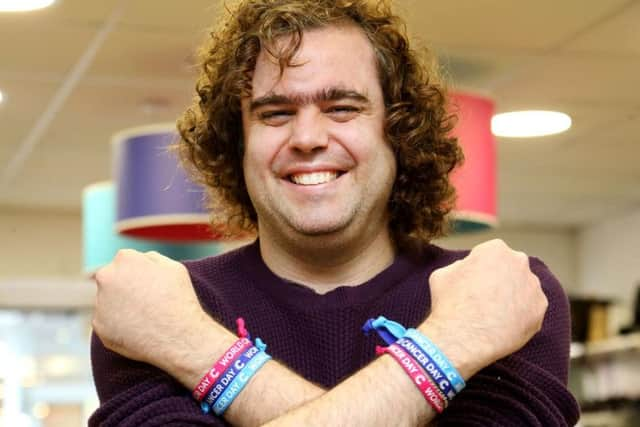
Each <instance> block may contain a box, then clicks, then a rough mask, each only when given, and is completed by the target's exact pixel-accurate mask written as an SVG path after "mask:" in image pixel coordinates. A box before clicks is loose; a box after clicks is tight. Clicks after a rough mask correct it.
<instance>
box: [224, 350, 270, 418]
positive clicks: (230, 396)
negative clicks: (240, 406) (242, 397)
mask: <svg viewBox="0 0 640 427" xmlns="http://www.w3.org/2000/svg"><path fill="white" fill-rule="evenodd" d="M254 348H256V347H254ZM269 359H271V356H269V355H268V354H267V353H265V352H264V351H259V352H258V353H257V354H256V355H255V357H253V358H252V359H251V360H250V361H249V362H248V363H247V364H246V365H245V366H244V367H243V368H242V370H241V371H240V373H239V374H238V375H237V376H236V377H235V379H234V380H233V381H232V382H231V384H229V386H228V387H227V388H226V390H225V392H224V393H223V394H222V395H221V396H220V397H219V398H218V400H217V401H216V403H215V404H214V405H213V411H214V412H215V414H216V415H222V414H223V413H224V411H226V410H227V408H228V407H229V405H231V403H232V402H233V401H234V399H235V398H236V397H237V396H238V394H240V392H241V391H242V389H243V388H244V387H245V386H246V385H247V383H248V382H249V380H250V379H251V378H252V377H253V376H254V375H255V373H256V372H258V370H259V369H260V368H261V367H262V365H264V364H265V363H266V362H267V361H268V360H269Z"/></svg>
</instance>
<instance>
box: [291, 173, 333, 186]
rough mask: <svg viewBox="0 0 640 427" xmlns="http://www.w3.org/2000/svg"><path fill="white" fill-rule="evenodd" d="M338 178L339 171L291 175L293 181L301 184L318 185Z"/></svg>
mask: <svg viewBox="0 0 640 427" xmlns="http://www.w3.org/2000/svg"><path fill="white" fill-rule="evenodd" d="M336 178H338V173H337V172H311V173H300V174H296V175H291V181H293V182H295V183H296V184H300V185H317V184H324V183H325V182H329V181H333V180H334V179H336Z"/></svg>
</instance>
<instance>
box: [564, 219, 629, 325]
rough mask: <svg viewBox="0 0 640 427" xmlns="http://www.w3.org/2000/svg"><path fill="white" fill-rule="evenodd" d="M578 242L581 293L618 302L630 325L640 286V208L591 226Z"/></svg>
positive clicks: (584, 230) (623, 322)
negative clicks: (636, 292) (636, 294)
mask: <svg viewBox="0 0 640 427" xmlns="http://www.w3.org/2000/svg"><path fill="white" fill-rule="evenodd" d="M577 239H578V253H577V258H578V280H579V282H580V284H581V286H580V290H581V292H584V293H585V294H588V295H597V296H605V297H611V298H615V299H617V301H618V302H619V303H620V305H621V307H622V308H623V309H624V313H621V314H619V316H621V317H622V318H621V319H620V323H621V324H622V325H624V324H626V323H627V322H628V321H629V320H630V319H629V317H630V315H631V308H632V304H633V302H634V298H635V289H636V286H639V285H640V209H637V210H635V211H632V212H630V213H627V214H624V215H621V216H619V217H616V218H612V219H609V220H607V221H605V222H602V223H599V224H596V225H593V226H590V227H587V228H585V229H583V230H582V231H581V232H580V233H579V234H578V237H577Z"/></svg>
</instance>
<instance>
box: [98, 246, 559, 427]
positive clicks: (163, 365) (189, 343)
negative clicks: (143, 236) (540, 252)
mask: <svg viewBox="0 0 640 427" xmlns="http://www.w3.org/2000/svg"><path fill="white" fill-rule="evenodd" d="M181 267H182V266H181V265H180V264H177V263H173V262H171V261H169V260H167V259H164V258H163V257H160V256H158V255H157V254H139V253H134V252H131V251H124V252H122V253H120V254H119V255H118V256H117V257H116V259H115V260H114V263H112V264H111V265H110V266H108V267H107V268H105V269H104V270H102V271H101V272H100V273H98V276H97V278H96V279H97V282H98V296H97V306H96V307H97V308H96V317H95V319H94V327H95V330H96V333H97V334H98V335H99V336H100V337H101V339H102V341H103V342H104V344H105V345H106V347H107V348H109V349H111V350H113V351H115V352H117V353H120V354H122V355H124V356H125V357H128V358H129V359H133V360H139V361H142V362H145V363H148V364H151V365H154V366H156V367H158V368H159V369H160V370H162V371H164V372H166V373H168V374H169V375H171V377H173V378H175V379H176V380H177V381H178V382H179V383H181V384H182V385H184V386H185V387H186V388H187V389H189V390H191V389H192V388H193V387H194V386H195V384H196V383H197V382H198V380H199V379H200V377H201V376H202V374H203V373H204V372H206V370H208V369H209V368H210V366H211V364H212V361H213V360H215V359H216V358H217V357H218V356H219V355H220V354H222V353H223V352H224V351H225V350H226V349H227V348H228V347H229V346H230V345H231V344H232V343H233V341H234V340H235V338H234V336H233V334H231V333H230V332H228V331H227V330H225V329H224V328H223V327H222V326H220V325H218V324H217V323H215V322H214V321H213V320H212V319H210V318H208V317H207V316H206V315H205V314H204V312H202V309H201V308H200V306H199V305H198V301H197V298H196V297H195V294H194V293H193V288H192V286H191V283H190V281H189V278H188V275H187V274H186V271H184V269H183V268H181ZM141 271H152V272H155V273H153V275H151V277H150V276H149V273H146V274H145V277H144V278H145V280H146V282H148V283H152V286H153V288H154V292H153V294H154V297H155V298H158V300H159V301H162V300H164V301H174V303H173V304H171V307H169V308H167V307H166V305H165V306H164V307H163V310H164V311H163V312H162V313H161V315H159V314H158V313H157V312H154V307H155V308H157V306H155V305H154V304H149V303H148V301H147V298H148V295H149V293H147V292H144V290H140V295H139V296H138V295H137V290H139V289H138V288H136V286H138V284H139V283H140V282H141V280H140V279H141V277H140V272H141ZM471 282H472V283H471ZM134 284H135V286H133V285H134ZM176 284H178V286H176ZM430 286H431V294H432V304H433V310H432V313H431V315H430V317H429V319H427V320H426V321H425V322H424V323H423V324H422V325H420V327H419V328H420V329H421V330H422V331H423V332H424V333H425V334H426V335H427V336H429V337H430V338H431V339H432V341H434V342H435V343H436V344H437V345H438V346H439V347H440V348H441V350H442V351H443V352H444V353H445V354H446V355H447V356H448V357H449V358H450V359H451V360H452V362H453V363H454V365H455V366H456V367H457V368H458V370H459V371H460V373H461V374H462V376H463V378H465V379H469V378H470V377H471V376H472V375H474V374H475V373H476V372H478V371H479V370H480V369H482V368H483V367H485V366H488V365H490V364H491V363H493V362H494V361H496V360H497V359H500V358H501V357H504V356H506V355H508V354H511V353H513V352H515V351H517V350H518V349H519V348H520V347H522V346H523V345H524V344H525V343H526V342H527V341H529V339H530V338H531V337H532V336H533V335H534V334H535V333H536V332H537V331H538V330H539V329H540V327H541V325H542V320H543V318H544V313H545V310H546V307H547V300H546V297H545V295H544V293H543V292H542V290H541V288H540V283H539V281H538V280H537V278H536V277H535V276H534V275H533V274H532V273H531V271H530V269H529V265H528V258H526V256H524V255H523V254H520V253H517V252H514V251H511V250H510V249H509V248H508V247H506V245H504V244H503V243H500V242H490V243H489V244H484V246H483V245H481V246H479V247H477V248H475V249H474V251H472V253H471V254H470V255H469V257H467V258H466V259H465V260H463V261H460V262H456V263H454V264H452V265H450V266H448V267H446V268H444V269H441V270H438V271H437V272H435V273H434V274H433V275H432V277H431V278H430ZM132 289H133V290H132ZM445 290H446V292H445ZM482 295H493V296H494V297H493V298H491V299H489V300H487V299H484V298H482V297H481V296H482ZM138 298H139V299H138ZM142 301H144V302H145V304H141V302H142ZM480 301H483V303H482V304H478V302H480ZM465 302H467V304H468V306H461V304H464V303H465ZM123 304H125V305H126V304H130V305H131V307H130V308H129V309H127V307H123ZM115 313H120V314H118V316H116V318H115V319H114V314H115ZM122 313H127V315H126V316H125V315H123V314H122ZM151 319H153V321H150V320H151ZM150 325H151V327H152V329H150ZM470 326H471V327H470ZM505 326H507V327H505ZM453 337H455V339H453ZM99 351H100V350H99ZM140 366H146V365H143V364H140ZM145 369H146V368H145ZM146 375H147V377H148V376H149V375H148V374H146ZM158 375H159V376H158V377H157V378H159V379H158V380H157V381H158V383H159V386H158V387H157V388H158V389H162V390H163V393H165V395H164V397H166V398H167V399H169V400H167V402H169V401H172V400H171V399H182V400H181V405H184V406H182V407H183V408H186V407H188V408H189V410H186V409H185V411H184V412H183V413H182V414H175V413H171V414H168V416H169V418H162V417H159V416H157V415H158V414H159V415H164V412H163V410H162V409H160V408H156V409H155V410H153V411H151V412H150V415H149V416H147V417H146V418H145V419H144V420H141V419H137V421H136V422H137V424H135V425H145V426H147V425H148V426H151V425H170V422H168V419H171V416H173V417H174V418H173V419H175V420H176V422H177V423H178V424H180V423H181V425H184V424H185V423H189V425H216V424H219V421H218V420H217V419H216V418H214V417H212V416H210V415H209V416H201V414H200V415H199V414H198V408H197V406H196V405H195V402H190V405H187V404H186V403H185V401H187V400H189V401H190V400H191V398H190V397H189V395H188V392H187V393H185V392H184V389H183V390H182V392H181V391H180V387H176V386H172V387H173V389H171V387H170V386H168V385H166V384H164V385H163V384H162V382H163V381H165V382H166V381H171V380H170V379H169V378H167V377H163V376H162V375H164V374H163V373H161V372H159V373H158ZM96 382H97V383H98V378H96ZM156 385H157V384H156ZM165 386H166V387H165ZM163 387H164V388H163ZM170 389H171V390H173V392H171V390H170ZM171 393H174V394H181V396H179V397H176V396H169V397H168V396H166V394H171ZM112 400H115V401H116V402H117V397H116V398H115V399H112ZM153 402H157V399H156V400H155V401H153ZM167 402H165V403H167ZM172 402H173V401H172ZM174 403H175V402H174ZM123 404H124V402H123ZM176 405H177V404H176ZM105 406H106V407H104V408H103V409H104V410H103V412H102V413H100V411H99V412H98V414H96V416H94V418H93V421H94V422H95V423H99V422H100V421H105V420H109V417H108V414H105V412H109V408H108V403H107V405H105ZM165 406H170V405H165ZM174 406H175V405H174ZM178 406H179V405H178ZM434 416H435V413H434V412H433V411H432V410H431V408H430V407H429V406H428V405H427V404H426V403H425V402H424V400H423V398H422V396H421V395H420V393H419V392H418V391H417V390H416V389H415V387H414V385H413V384H412V383H411V381H410V380H409V378H408V377H407V376H406V375H405V374H404V372H403V371H402V369H401V368H400V367H399V366H397V365H396V364H395V362H394V361H393V360H391V359H390V358H389V357H388V356H383V357H381V358H379V359H377V360H376V361H374V362H372V363H371V364H370V365H368V366H367V367H365V368H364V369H362V370H360V371H359V372H357V373H355V374H354V375H353V376H351V377H349V378H348V379H347V380H345V381H343V382H342V383H340V384H339V385H337V386H336V387H335V388H333V389H331V390H328V391H325V390H323V389H321V388H320V387H318V386H316V385H314V384H312V383H310V382H308V381H306V380H305V379H303V378H301V377H300V376H298V375H296V374H295V373H293V372H291V371H290V370H288V369H287V368H286V367H285V366H283V365H282V364H279V363H277V362H268V363H267V364H266V365H265V366H264V367H263V368H262V369H261V370H260V371H259V372H258V374H256V376H255V377H254V378H253V379H252V380H251V381H250V383H249V384H248V386H247V387H246V388H245V390H243V391H242V393H240V395H239V396H238V398H237V399H236V401H234V403H233V404H232V405H231V407H230V408H229V410H228V411H227V412H226V413H225V419H226V420H227V421H228V422H229V423H231V424H233V425H262V424H265V423H267V422H269V425H278V426H280V425H323V426H324V425H380V426H383V425H407V426H413V425H425V424H427V423H428V422H429V421H430V420H431V419H433V417H434ZM175 417H178V418H175ZM129 419H133V418H129ZM160 420H162V421H160ZM111 421H114V422H117V421H115V419H112V420H111ZM105 424H108V423H107V422H105ZM132 425H133V424H132Z"/></svg>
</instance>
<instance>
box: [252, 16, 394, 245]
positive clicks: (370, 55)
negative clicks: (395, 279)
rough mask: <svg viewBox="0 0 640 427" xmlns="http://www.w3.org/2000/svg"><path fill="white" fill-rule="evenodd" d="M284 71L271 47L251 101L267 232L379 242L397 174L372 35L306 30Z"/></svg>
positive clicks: (256, 193) (256, 186) (257, 182)
mask: <svg viewBox="0 0 640 427" xmlns="http://www.w3.org/2000/svg"><path fill="white" fill-rule="evenodd" d="M293 63H294V64H299V65H297V66H294V67H288V68H286V69H285V71H284V74H283V75H282V77H280V69H279V66H278V64H277V61H275V60H274V59H273V58H272V57H270V56H269V55H268V54H267V53H265V51H264V50H263V51H262V52H261V53H260V55H259V57H258V60H257V64H256V68H255V71H254V75H253V81H252V85H253V93H252V96H251V98H250V99H249V98H245V99H243V100H242V119H243V131H244V138H245V140H244V144H245V153H244V159H243V163H244V176H245V182H246V185H247V189H248V192H249V195H250V197H251V200H252V203H253V205H254V207H255V209H256V212H257V216H258V224H259V231H260V237H261V239H264V238H265V236H271V237H272V238H274V237H275V238H279V239H282V238H284V239H286V240H289V241H290V240H291V239H294V240H296V239H297V240H299V239H300V238H305V237H313V236H333V237H335V236H341V237H339V239H366V240H369V241H371V240H372V239H375V238H376V237H377V236H378V235H381V234H384V235H386V236H387V237H386V238H388V231H387V220H388V218H387V209H386V206H387V201H388V198H389V195H390V193H391V188H392V186H393V181H394V179H395V174H396V166H395V159H394V156H393V152H392V151H391V148H390V147H389V144H388V143H387V142H386V141H385V138H384V129H383V125H384V114H385V111H384V102H383V94H382V89H381V87H380V83H379V80H378V74H377V70H376V63H375V56H374V52H373V48H372V47H371V44H370V42H369V41H368V39H367V38H366V36H365V35H364V33H363V32H362V31H361V30H360V29H359V28H357V27H356V26H355V25H340V26H330V27H326V28H321V29H314V30H309V31H305V32H304V35H303V38H302V44H301V46H300V49H299V50H298V52H297V54H296V55H295V57H294V58H293Z"/></svg>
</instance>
